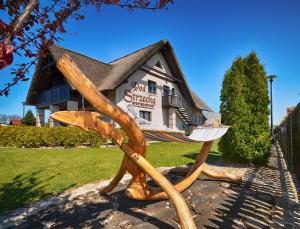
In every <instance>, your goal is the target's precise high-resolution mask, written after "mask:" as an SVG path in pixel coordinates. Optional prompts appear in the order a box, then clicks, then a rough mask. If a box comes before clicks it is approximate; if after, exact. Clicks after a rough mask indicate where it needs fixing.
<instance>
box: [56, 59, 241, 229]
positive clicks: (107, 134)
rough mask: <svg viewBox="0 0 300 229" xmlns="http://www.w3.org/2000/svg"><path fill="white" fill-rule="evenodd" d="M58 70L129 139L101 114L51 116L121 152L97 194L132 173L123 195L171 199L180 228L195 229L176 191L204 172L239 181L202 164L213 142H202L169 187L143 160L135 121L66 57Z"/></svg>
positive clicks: (181, 189)
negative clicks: (192, 161)
mask: <svg viewBox="0 0 300 229" xmlns="http://www.w3.org/2000/svg"><path fill="white" fill-rule="evenodd" d="M57 68H58V69H59V70H60V71H61V72H62V73H63V74H64V75H65V77H66V78H67V79H68V81H69V83H70V84H71V85H73V86H74V87H75V88H76V89H77V90H78V91H79V92H80V93H81V94H82V95H83V96H84V97H85V98H86V99H87V100H88V101H89V102H90V103H91V104H92V105H93V106H94V107H95V108H96V109H97V110H99V111H100V112H101V113H102V114H104V115H106V116H108V117H110V118H112V119H113V120H114V121H116V122H117V123H119V125H120V126H121V127H122V129H123V130H124V131H125V133H126V134H127V136H128V138H129V142H128V143H127V144H124V139H123V136H122V135H121V134H120V133H119V132H118V131H117V130H115V129H114V127H113V126H112V125H111V124H109V123H107V122H104V121H101V120H100V119H99V118H100V114H98V113H96V112H87V111H62V112H56V113H54V114H52V115H51V117H52V118H54V119H56V120H58V121H61V122H65V123H68V124H70V125H75V126H79V127H81V128H83V129H84V130H87V131H88V130H93V131H96V132H97V133H98V134H99V135H100V136H102V137H104V138H111V139H113V141H114V142H115V143H116V144H118V145H119V146H120V148H121V149H122V150H123V151H124V153H125V156H124V158H123V161H122V164H121V167H120V169H119V171H118V173H117V175H116V176H115V177H114V179H113V180H112V181H111V182H110V184H109V185H108V186H107V187H105V188H103V189H102V190H100V193H108V192H110V191H112V190H113V188H114V187H115V186H116V185H117V184H118V183H119V181H120V180H121V179H122V177H123V176H124V174H125V172H126V171H128V172H129V173H131V174H132V180H131V182H130V184H129V185H128V187H127V189H126V191H125V194H126V195H127V196H128V197H129V198H132V199H138V200H160V199H166V198H171V200H172V201H173V202H174V205H175V208H176V210H177V213H178V215H179V219H180V221H181V225H182V228H195V224H194V222H193V219H192V216H191V214H190V211H189V209H188V207H187V205H186V203H185V201H184V199H183V198H182V196H181V195H180V194H179V192H182V191H183V190H185V189H186V188H188V187H189V186H190V185H191V184H192V183H193V182H194V181H195V180H196V179H197V178H198V177H199V175H200V174H201V172H203V173H204V174H205V175H207V176H210V177H213V178H219V179H227V180H231V181H234V182H241V181H242V177H241V176H237V175H233V174H228V173H224V172H214V171H211V170H210V169H209V168H207V166H206V165H205V163H204V162H205V161H206V158H207V155H208V153H209V151H210V149H211V146H212V143H213V142H212V141H209V142H205V143H204V144H203V146H202V148H201V150H200V152H199V154H198V156H197V159H196V162H195V164H194V165H193V167H192V168H191V169H190V170H189V171H187V175H186V176H185V178H184V179H183V180H181V181H180V182H178V183H177V184H175V186H172V185H171V184H170V182H169V181H168V180H167V179H166V178H165V177H164V176H163V175H162V174H160V173H158V172H157V171H156V170H155V169H154V168H153V166H152V165H150V164H149V162H148V161H147V160H146V159H145V156H146V144H145V139H144V136H143V133H142V132H141V130H140V129H139V127H138V126H137V124H136V123H135V121H134V120H133V119H132V118H131V117H130V116H129V115H128V114H127V113H125V112H124V111H123V110H122V109H121V108H119V107H117V106H116V105H114V104H113V103H111V102H110V101H109V100H108V99H107V98H106V97H104V96H103V95H102V94H101V93H100V92H99V91H98V89H97V88H96V87H95V86H94V85H93V84H92V83H91V82H90V81H89V79H87V78H86V77H85V76H84V74H83V73H82V72H81V71H80V69H78V67H77V66H76V64H75V63H74V62H73V61H72V60H71V58H70V57H69V56H67V55H65V56H64V57H62V58H61V59H60V60H59V62H58V63H57ZM146 173H147V174H149V175H150V176H151V177H152V179H153V180H154V181H155V182H156V183H157V184H158V185H159V186H160V188H161V189H160V188H153V187H151V186H149V185H148V184H147V183H146Z"/></svg>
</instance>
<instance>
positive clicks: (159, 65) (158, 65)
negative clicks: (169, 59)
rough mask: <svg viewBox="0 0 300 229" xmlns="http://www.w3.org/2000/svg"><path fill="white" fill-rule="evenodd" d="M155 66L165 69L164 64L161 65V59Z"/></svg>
mask: <svg viewBox="0 0 300 229" xmlns="http://www.w3.org/2000/svg"><path fill="white" fill-rule="evenodd" d="M155 67H157V68H160V69H164V68H163V66H162V65H161V63H160V61H157V62H156V64H155Z"/></svg>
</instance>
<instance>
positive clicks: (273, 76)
mask: <svg viewBox="0 0 300 229" xmlns="http://www.w3.org/2000/svg"><path fill="white" fill-rule="evenodd" d="M276 78H277V76H275V75H269V76H267V79H268V80H269V82H270V98H271V137H272V138H273V94H272V83H273V81H274V79H276Z"/></svg>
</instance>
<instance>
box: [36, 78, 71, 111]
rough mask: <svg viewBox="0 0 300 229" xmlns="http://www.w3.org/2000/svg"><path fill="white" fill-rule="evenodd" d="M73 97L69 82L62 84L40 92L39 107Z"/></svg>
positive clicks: (38, 97) (37, 100)
mask: <svg viewBox="0 0 300 229" xmlns="http://www.w3.org/2000/svg"><path fill="white" fill-rule="evenodd" d="M71 98H72V92H71V87H70V85H69V84H61V85H59V86H56V87H53V88H50V89H48V90H46V91H43V92H42V93H40V94H39V95H38V96H37V98H36V102H37V107H41V106H47V105H51V104H57V103H61V102H65V101H68V100H70V99H71Z"/></svg>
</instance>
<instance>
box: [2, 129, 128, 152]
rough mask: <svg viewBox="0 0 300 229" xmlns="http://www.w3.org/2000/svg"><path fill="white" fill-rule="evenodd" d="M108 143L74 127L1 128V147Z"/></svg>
mask: <svg viewBox="0 0 300 229" xmlns="http://www.w3.org/2000/svg"><path fill="white" fill-rule="evenodd" d="M121 132H122V131H121ZM122 134H124V132H122ZM106 142H107V141H106V139H103V138H101V137H100V136H99V135H98V134H96V132H93V131H84V130H82V129H80V128H78V127H74V126H68V127H62V126H57V127H52V128H49V127H42V128H40V127H35V126H0V146H2V147H35V148H37V147H42V146H49V147H59V146H63V147H74V146H79V145H83V144H88V145H90V146H92V147H99V146H100V145H103V144H105V143H106Z"/></svg>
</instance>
